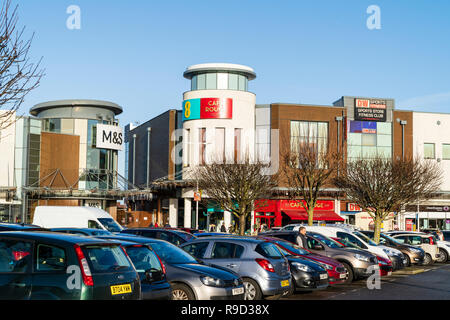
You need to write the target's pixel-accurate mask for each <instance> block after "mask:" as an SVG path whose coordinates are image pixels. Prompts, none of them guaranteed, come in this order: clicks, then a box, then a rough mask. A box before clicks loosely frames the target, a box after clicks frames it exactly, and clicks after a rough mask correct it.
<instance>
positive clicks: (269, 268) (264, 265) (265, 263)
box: [255, 259, 275, 272]
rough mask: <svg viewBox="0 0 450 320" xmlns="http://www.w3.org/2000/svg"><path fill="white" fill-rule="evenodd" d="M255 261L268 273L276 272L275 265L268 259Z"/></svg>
mask: <svg viewBox="0 0 450 320" xmlns="http://www.w3.org/2000/svg"><path fill="white" fill-rule="evenodd" d="M255 261H256V262H257V263H258V264H259V265H260V266H261V268H263V269H264V270H266V271H269V272H275V269H274V268H273V265H272V264H271V263H270V262H269V261H267V260H266V259H255Z"/></svg>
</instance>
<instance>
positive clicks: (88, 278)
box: [75, 244, 94, 286]
mask: <svg viewBox="0 0 450 320" xmlns="http://www.w3.org/2000/svg"><path fill="white" fill-rule="evenodd" d="M75 253H76V254H77V258H78V262H79V263H80V268H81V275H82V276H83V282H84V284H85V285H87V286H93V285H94V280H93V279H92V273H91V269H89V265H88V262H87V260H86V257H85V256H84V253H83V251H82V250H81V248H80V246H79V245H77V244H76V245H75Z"/></svg>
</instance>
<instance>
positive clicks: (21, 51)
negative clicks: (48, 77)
mask: <svg viewBox="0 0 450 320" xmlns="http://www.w3.org/2000/svg"><path fill="white" fill-rule="evenodd" d="M17 22H18V15H17V6H16V7H15V8H14V10H12V11H11V0H6V1H4V2H3V5H2V9H1V11H0V108H4V109H6V111H5V112H2V113H1V114H0V129H4V128H6V127H7V126H9V125H10V124H11V119H12V117H13V116H14V114H15V111H16V110H17V109H18V108H19V107H20V105H21V104H22V103H23V101H24V99H25V96H26V95H27V94H28V93H29V92H30V91H31V90H33V89H35V88H36V87H38V85H39V82H40V79H41V78H42V76H43V75H44V71H43V70H42V69H40V63H41V60H42V58H41V60H39V61H38V62H37V63H32V62H30V58H29V51H30V48H31V43H32V40H33V36H34V35H33V36H32V37H31V38H30V39H28V40H24V39H23V37H24V31H25V28H24V27H23V28H22V29H18V26H17Z"/></svg>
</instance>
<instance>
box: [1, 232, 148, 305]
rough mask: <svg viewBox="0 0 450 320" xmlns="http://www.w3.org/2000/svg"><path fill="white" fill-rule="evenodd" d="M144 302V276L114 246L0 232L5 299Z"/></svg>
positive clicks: (58, 236) (46, 234) (62, 236)
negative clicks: (142, 288)
mask: <svg viewBox="0 0 450 320" xmlns="http://www.w3.org/2000/svg"><path fill="white" fill-rule="evenodd" d="M77 274H79V277H80V278H78V277H77ZM140 298H141V282H140V279H139V275H138V273H137V272H136V270H135V268H134V266H133V264H132V262H131V261H130V260H129V258H128V257H127V255H126V254H125V252H124V251H123V249H122V248H121V247H120V246H119V245H118V244H117V243H115V242H112V241H105V240H100V239H91V238H87V237H79V236H73V235H65V234H60V233H54V232H40V231H38V232H37V231H33V232H27V231H19V232H1V233H0V299H11V300H21V299H31V300H72V299H75V300H90V299H94V300H101V299H106V300H109V299H119V300H122V299H140Z"/></svg>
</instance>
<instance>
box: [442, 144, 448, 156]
mask: <svg viewBox="0 0 450 320" xmlns="http://www.w3.org/2000/svg"><path fill="white" fill-rule="evenodd" d="M442 160H450V144H445V143H444V144H443V145H442Z"/></svg>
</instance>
